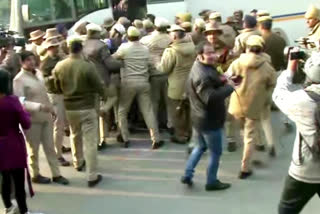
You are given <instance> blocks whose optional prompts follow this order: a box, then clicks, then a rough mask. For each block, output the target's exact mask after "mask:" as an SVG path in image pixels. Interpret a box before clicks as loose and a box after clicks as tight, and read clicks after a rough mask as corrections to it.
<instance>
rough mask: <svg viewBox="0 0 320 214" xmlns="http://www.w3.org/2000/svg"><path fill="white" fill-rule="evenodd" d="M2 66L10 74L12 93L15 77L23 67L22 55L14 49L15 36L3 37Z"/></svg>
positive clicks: (0, 62)
mask: <svg viewBox="0 0 320 214" xmlns="http://www.w3.org/2000/svg"><path fill="white" fill-rule="evenodd" d="M1 40H2V42H1V53H0V59H1V60H0V64H1V65H0V66H1V68H3V69H5V70H6V71H7V72H9V74H10V86H9V88H10V90H9V91H10V93H11V92H12V81H13V78H14V77H15V76H16V75H17V73H18V72H19V71H20V69H21V62H20V56H19V54H17V53H16V52H15V51H14V47H15V40H14V38H13V37H10V36H6V37H2V38H1Z"/></svg>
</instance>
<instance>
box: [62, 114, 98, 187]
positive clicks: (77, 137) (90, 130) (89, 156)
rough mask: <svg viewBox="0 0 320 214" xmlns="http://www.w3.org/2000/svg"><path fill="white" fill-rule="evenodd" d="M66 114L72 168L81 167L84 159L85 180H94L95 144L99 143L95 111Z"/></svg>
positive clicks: (95, 163) (96, 154)
mask: <svg viewBox="0 0 320 214" xmlns="http://www.w3.org/2000/svg"><path fill="white" fill-rule="evenodd" d="M66 113H67V118H68V121H69V123H70V129H71V151H72V158H73V164H74V167H76V168H77V167H79V166H81V165H82V164H83V161H84V159H85V160H86V169H87V180H88V181H93V180H96V179H97V164H98V160H97V156H98V150H97V144H98V143H99V129H98V120H97V118H98V116H97V111H96V109H88V110H78V111H66ZM83 146H84V152H83ZM83 154H84V156H83ZM84 157H85V158H84Z"/></svg>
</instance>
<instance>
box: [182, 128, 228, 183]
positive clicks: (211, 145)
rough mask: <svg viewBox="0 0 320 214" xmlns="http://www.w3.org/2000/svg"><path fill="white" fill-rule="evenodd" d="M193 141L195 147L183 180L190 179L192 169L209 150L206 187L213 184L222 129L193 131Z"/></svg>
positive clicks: (217, 165)
mask: <svg viewBox="0 0 320 214" xmlns="http://www.w3.org/2000/svg"><path fill="white" fill-rule="evenodd" d="M192 134H193V140H194V141H195V143H196V144H197V146H196V147H195V148H194V149H193V151H192V153H191V155H190V157H189V160H188V162H187V166H186V170H185V178H188V179H192V178H193V174H194V169H195V167H196V166H197V164H198V162H199V161H200V159H201V156H202V155H203V153H204V152H205V151H206V150H207V149H209V152H210V158H209V165H208V168H207V185H210V184H215V183H216V181H217V173H218V169H219V162H220V156H221V154H222V139H223V129H216V130H210V131H199V130H196V129H193V133H192Z"/></svg>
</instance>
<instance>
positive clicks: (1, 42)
mask: <svg viewBox="0 0 320 214" xmlns="http://www.w3.org/2000/svg"><path fill="white" fill-rule="evenodd" d="M8 45H13V46H19V47H24V46H25V45H26V39H25V38H24V37H22V36H20V35H19V34H18V33H17V32H14V31H8V30H4V29H1V28H0V48H4V47H7V46H8Z"/></svg>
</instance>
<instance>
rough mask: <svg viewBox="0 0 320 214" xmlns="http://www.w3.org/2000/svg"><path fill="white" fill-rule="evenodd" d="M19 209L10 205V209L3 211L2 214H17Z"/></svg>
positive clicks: (14, 205)
mask: <svg viewBox="0 0 320 214" xmlns="http://www.w3.org/2000/svg"><path fill="white" fill-rule="evenodd" d="M19 213H20V212H19V208H18V206H17V205H16V204H14V203H12V205H11V207H10V208H5V209H4V214H19Z"/></svg>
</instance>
